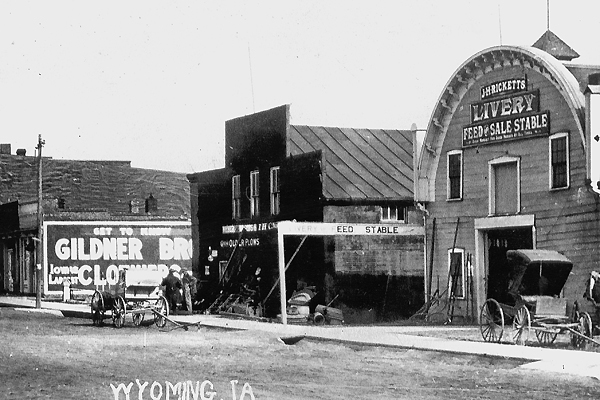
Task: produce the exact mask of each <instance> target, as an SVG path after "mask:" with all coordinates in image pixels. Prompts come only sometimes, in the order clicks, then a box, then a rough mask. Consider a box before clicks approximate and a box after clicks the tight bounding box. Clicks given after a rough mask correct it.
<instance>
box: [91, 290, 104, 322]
mask: <svg viewBox="0 0 600 400" xmlns="http://www.w3.org/2000/svg"><path fill="white" fill-rule="evenodd" d="M90 307H91V309H92V324H93V325H94V326H100V325H102V324H103V323H104V312H105V309H104V297H102V293H100V292H99V291H97V290H96V291H95V292H94V294H93V295H92V300H91V301H90Z"/></svg>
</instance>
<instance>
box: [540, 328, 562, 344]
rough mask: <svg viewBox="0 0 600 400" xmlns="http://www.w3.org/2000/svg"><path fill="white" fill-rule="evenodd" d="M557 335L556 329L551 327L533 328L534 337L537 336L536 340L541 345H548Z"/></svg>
mask: <svg viewBox="0 0 600 400" xmlns="http://www.w3.org/2000/svg"><path fill="white" fill-rule="evenodd" d="M557 336H558V331H557V330H554V329H551V328H548V329H536V330H535V337H537V340H538V342H540V344H543V345H549V344H552V343H554V341H555V340H556V337H557Z"/></svg>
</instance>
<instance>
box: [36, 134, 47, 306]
mask: <svg viewBox="0 0 600 400" xmlns="http://www.w3.org/2000/svg"><path fill="white" fill-rule="evenodd" d="M45 143H46V142H45V141H43V140H42V135H41V134H39V135H38V144H37V147H36V149H37V158H38V182H37V183H38V187H37V194H38V201H37V227H38V237H37V238H38V240H37V260H36V261H37V263H36V264H37V271H36V272H37V273H36V291H35V292H36V295H35V307H36V308H42V282H43V279H44V277H43V276H42V274H43V265H44V263H43V257H44V246H43V244H44V242H43V239H44V238H43V235H44V232H43V229H42V225H43V218H42V213H43V209H42V147H43V146H44V144H45Z"/></svg>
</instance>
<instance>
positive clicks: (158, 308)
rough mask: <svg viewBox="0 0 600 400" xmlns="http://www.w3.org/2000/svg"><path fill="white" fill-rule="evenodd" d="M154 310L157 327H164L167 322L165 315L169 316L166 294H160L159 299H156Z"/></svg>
mask: <svg viewBox="0 0 600 400" xmlns="http://www.w3.org/2000/svg"><path fill="white" fill-rule="evenodd" d="M154 311H155V312H154V323H155V324H156V326H157V327H159V328H164V327H165V325H166V324H167V319H166V318H165V317H167V316H169V303H167V299H166V298H165V296H160V297H159V298H158V300H156V304H155V306H154Z"/></svg>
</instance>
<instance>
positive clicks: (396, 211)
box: [381, 206, 406, 222]
mask: <svg viewBox="0 0 600 400" xmlns="http://www.w3.org/2000/svg"><path fill="white" fill-rule="evenodd" d="M405 215H406V209H405V208H404V207H402V206H382V207H381V221H393V222H404V221H405V220H406V218H405Z"/></svg>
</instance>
